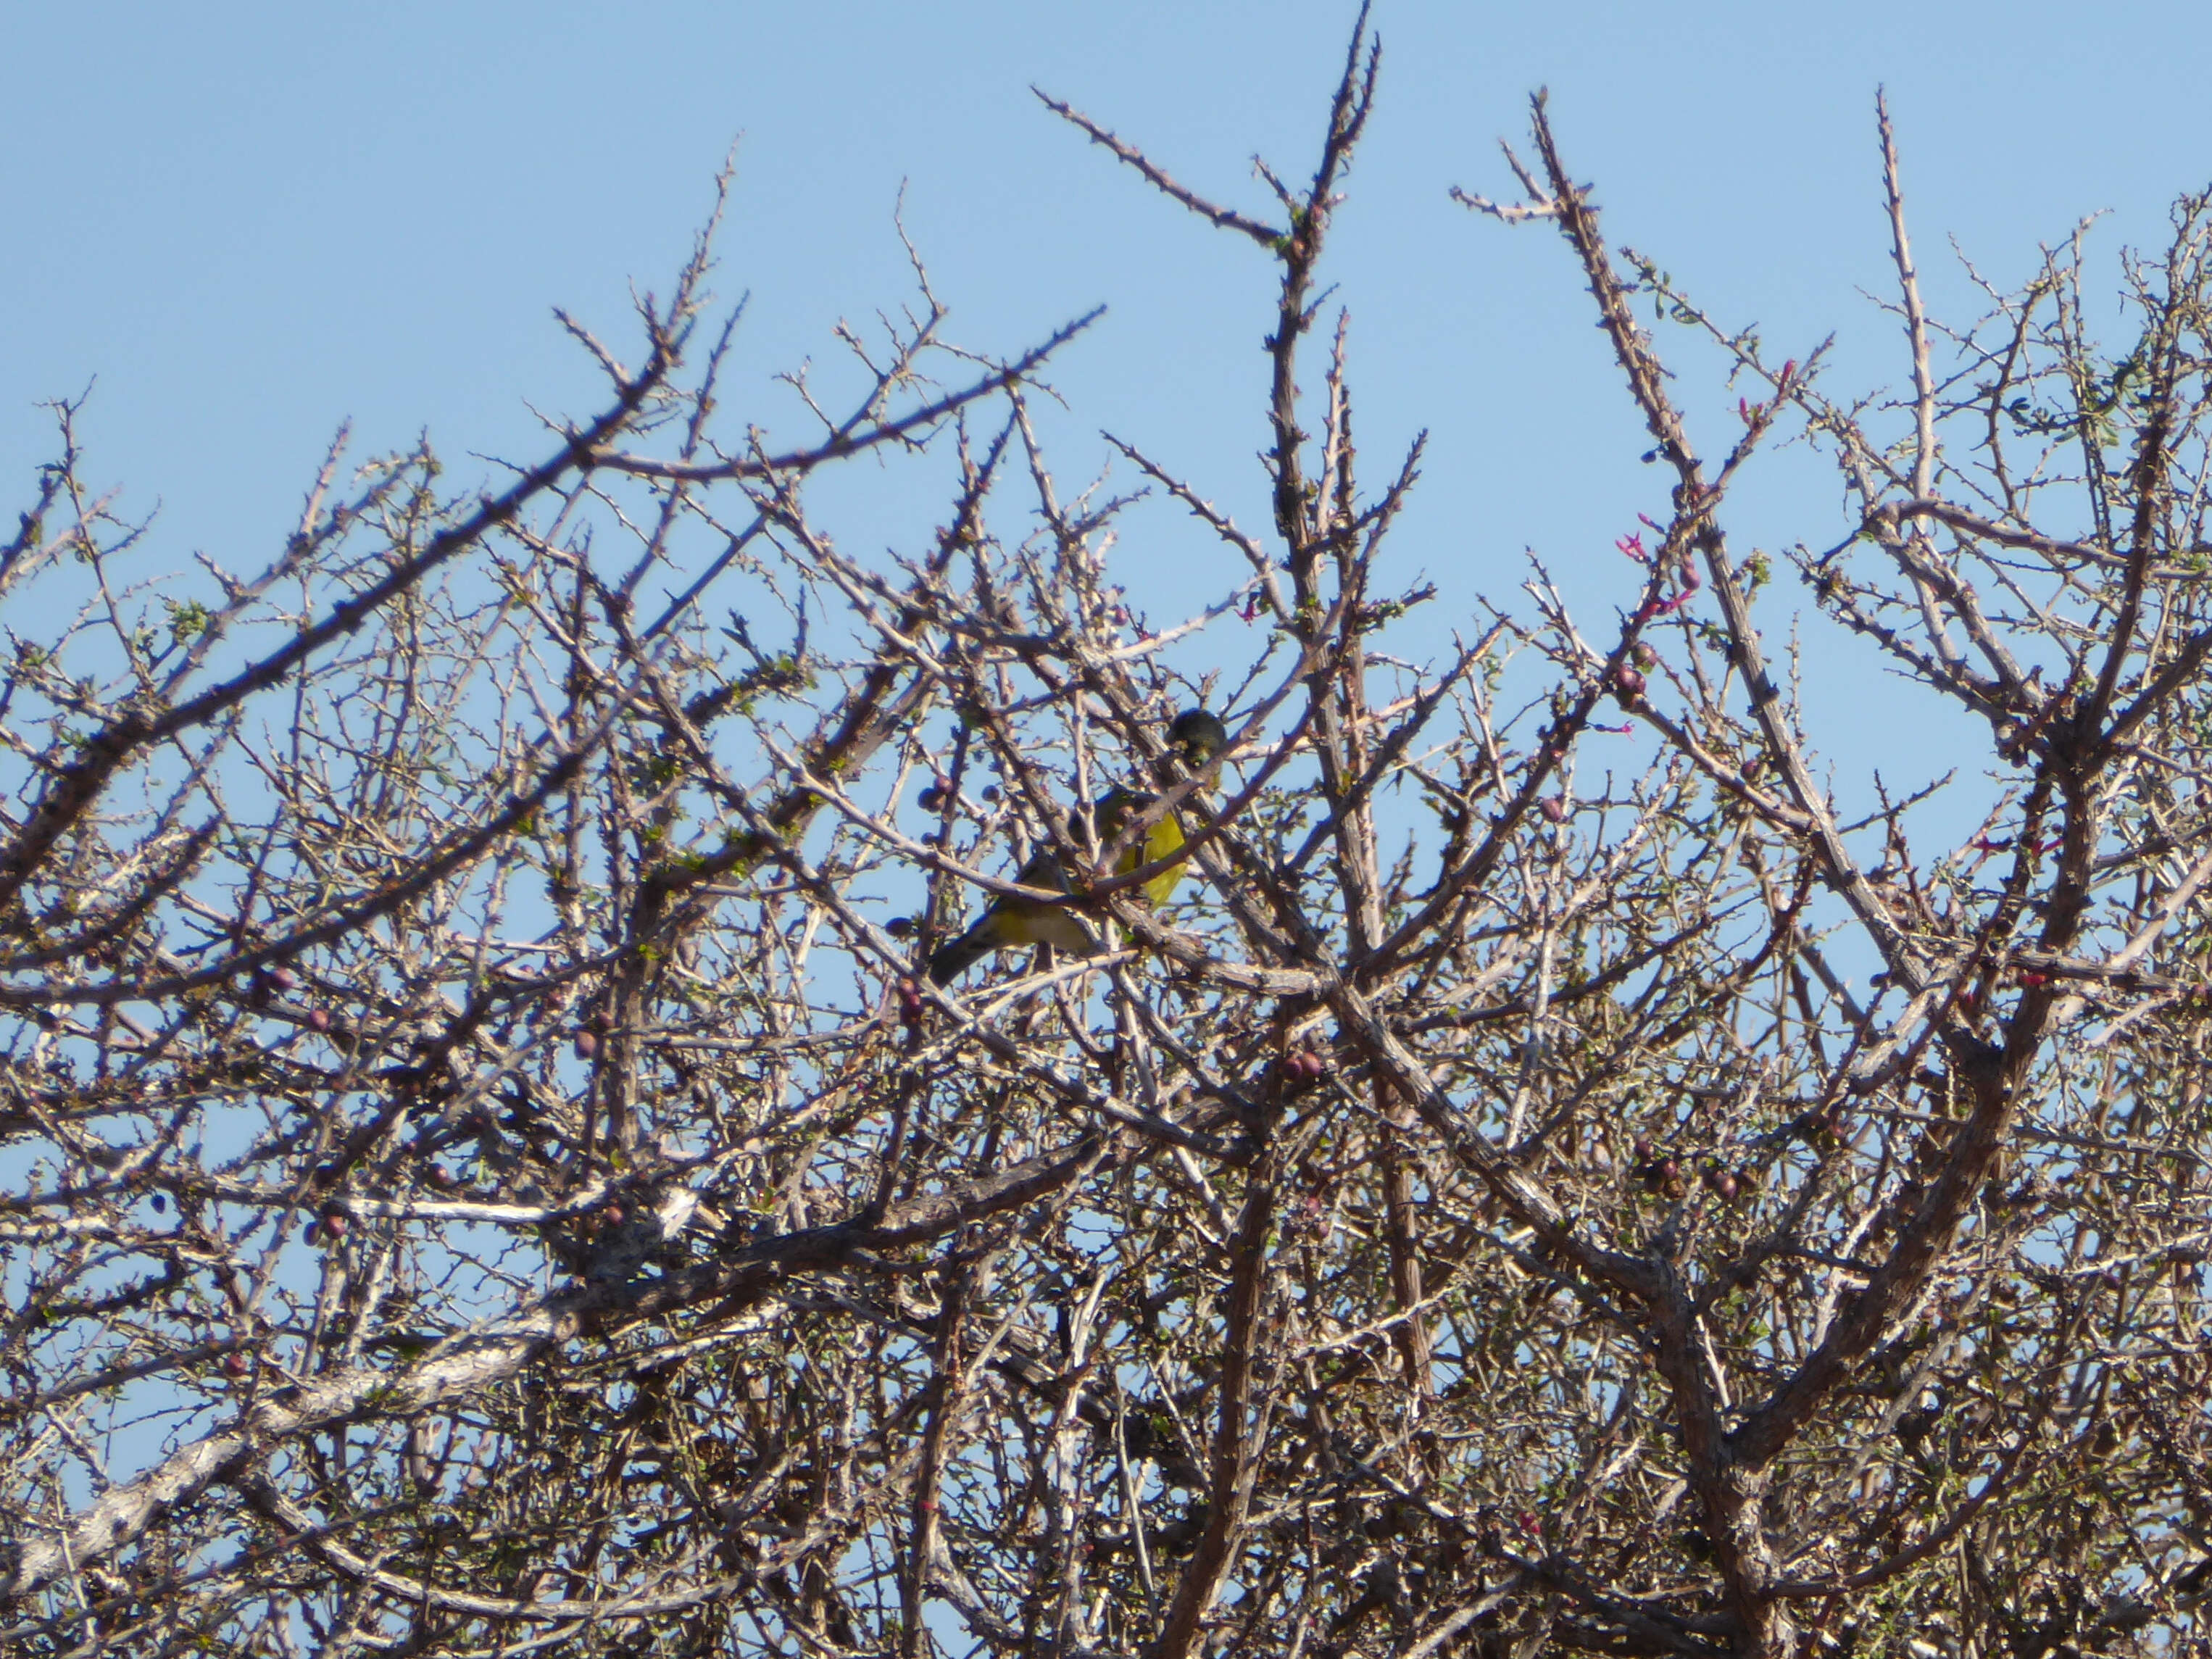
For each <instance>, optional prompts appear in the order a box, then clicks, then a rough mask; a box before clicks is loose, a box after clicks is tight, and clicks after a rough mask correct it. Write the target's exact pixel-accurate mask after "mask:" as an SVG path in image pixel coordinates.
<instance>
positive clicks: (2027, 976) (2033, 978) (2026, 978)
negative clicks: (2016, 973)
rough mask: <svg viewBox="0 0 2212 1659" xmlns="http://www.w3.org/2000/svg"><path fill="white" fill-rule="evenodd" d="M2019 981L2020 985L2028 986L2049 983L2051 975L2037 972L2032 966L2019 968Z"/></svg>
mask: <svg viewBox="0 0 2212 1659" xmlns="http://www.w3.org/2000/svg"><path fill="white" fill-rule="evenodd" d="M2020 982H2021V984H2022V985H2026V986H2030V987H2033V986H2037V985H2048V984H2050V983H2051V975H2048V974H2039V973H2037V972H2036V971H2035V969H2033V968H2023V969H2021V970H2020Z"/></svg>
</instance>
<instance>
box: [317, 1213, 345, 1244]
mask: <svg viewBox="0 0 2212 1659" xmlns="http://www.w3.org/2000/svg"><path fill="white" fill-rule="evenodd" d="M349 1225H351V1224H350V1223H349V1221H348V1220H347V1218H346V1212H344V1211H343V1210H327V1211H325V1212H324V1213H323V1219H322V1229H323V1237H325V1238H343V1237H345V1235H346V1228H347V1227H348V1226H349Z"/></svg>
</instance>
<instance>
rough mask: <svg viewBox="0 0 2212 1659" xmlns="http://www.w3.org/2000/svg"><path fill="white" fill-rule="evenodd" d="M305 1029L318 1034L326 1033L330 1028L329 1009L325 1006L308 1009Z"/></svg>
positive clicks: (323, 1034)
mask: <svg viewBox="0 0 2212 1659" xmlns="http://www.w3.org/2000/svg"><path fill="white" fill-rule="evenodd" d="M307 1029H308V1030H311V1031H313V1033H314V1034H315V1035H316V1036H325V1035H326V1034H327V1033H328V1032H329V1030H330V1029H331V1011H330V1010H329V1009H327V1008H310V1009H308V1010H307Z"/></svg>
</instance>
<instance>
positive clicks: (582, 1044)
mask: <svg viewBox="0 0 2212 1659" xmlns="http://www.w3.org/2000/svg"><path fill="white" fill-rule="evenodd" d="M598 1053H599V1033H597V1032H596V1031H579V1032H577V1033H576V1058H577V1059H579V1060H590V1059H591V1058H592V1056H594V1055H595V1054H598Z"/></svg>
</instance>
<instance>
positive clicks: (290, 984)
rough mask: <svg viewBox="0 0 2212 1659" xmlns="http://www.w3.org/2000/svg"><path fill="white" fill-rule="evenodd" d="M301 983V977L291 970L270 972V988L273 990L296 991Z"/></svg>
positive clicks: (282, 969) (272, 970) (279, 969)
mask: <svg viewBox="0 0 2212 1659" xmlns="http://www.w3.org/2000/svg"><path fill="white" fill-rule="evenodd" d="M299 983H300V976H299V975H297V974H295V973H294V972H293V971H292V970H291V969H289V968H271V969H270V970H269V986H270V989H271V990H276V991H290V990H295V989H297V988H298V987H299Z"/></svg>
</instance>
